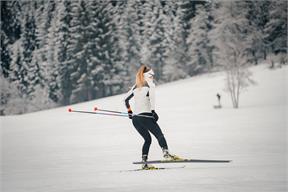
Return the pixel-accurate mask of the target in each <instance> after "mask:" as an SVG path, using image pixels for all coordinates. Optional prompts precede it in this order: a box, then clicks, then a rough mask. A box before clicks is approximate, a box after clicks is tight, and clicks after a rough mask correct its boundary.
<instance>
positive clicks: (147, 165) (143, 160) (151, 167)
mask: <svg viewBox="0 0 288 192" xmlns="http://www.w3.org/2000/svg"><path fill="white" fill-rule="evenodd" d="M147 159H148V155H142V162H146V161H147ZM142 169H144V170H154V169H157V167H154V166H153V165H149V164H142Z"/></svg>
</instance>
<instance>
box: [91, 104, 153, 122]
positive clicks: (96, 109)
mask: <svg viewBox="0 0 288 192" xmlns="http://www.w3.org/2000/svg"><path fill="white" fill-rule="evenodd" d="M94 111H103V112H110V113H116V114H125V115H128V113H127V112H121V111H113V110H107V109H98V108H97V107H94ZM132 116H138V117H148V118H153V119H154V117H153V116H149V115H134V114H133V115H132Z"/></svg>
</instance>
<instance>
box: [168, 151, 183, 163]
mask: <svg viewBox="0 0 288 192" xmlns="http://www.w3.org/2000/svg"><path fill="white" fill-rule="evenodd" d="M163 157H164V159H165V161H179V160H183V159H182V158H181V157H178V156H177V155H172V154H170V153H169V151H168V149H163Z"/></svg>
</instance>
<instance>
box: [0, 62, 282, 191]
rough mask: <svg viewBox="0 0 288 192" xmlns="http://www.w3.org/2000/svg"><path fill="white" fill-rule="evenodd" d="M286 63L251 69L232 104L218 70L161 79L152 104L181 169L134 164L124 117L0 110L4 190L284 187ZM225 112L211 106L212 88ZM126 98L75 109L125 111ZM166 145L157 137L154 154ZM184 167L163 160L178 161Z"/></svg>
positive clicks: (136, 143)
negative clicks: (243, 88)
mask: <svg viewBox="0 0 288 192" xmlns="http://www.w3.org/2000/svg"><path fill="white" fill-rule="evenodd" d="M287 69H288V67H282V68H281V69H275V70H269V69H268V66H267V65H260V66H257V67H253V68H251V70H252V71H253V72H254V77H253V79H254V80H255V81H256V82H257V83H258V84H257V85H256V86H254V87H249V88H248V89H247V90H246V92H243V94H242V95H241V97H240V108H239V109H237V110H236V109H233V108H232V105H231V101H230V98H229V97H228V94H226V93H224V92H223V87H224V86H223V85H224V82H223V79H224V73H211V74H205V75H201V76H198V77H193V78H190V79H186V80H180V81H177V82H173V83H169V84H165V85H161V86H158V87H157V89H156V104H157V106H156V111H157V112H158V114H159V116H160V119H159V121H158V122H159V125H160V126H161V128H162V131H163V132H164V134H165V136H166V139H167V142H168V145H169V148H170V151H171V152H172V153H175V154H178V155H180V156H182V157H187V158H195V159H229V160H232V162H231V163H228V164H227V163H220V164H216V163H214V164H213V163H206V164H205V163H190V164H188V163H186V164H183V165H185V166H186V167H185V168H178V169H177V168H176V169H166V170H157V171H137V172H133V171H132V172H131V171H128V170H133V169H137V168H139V167H140V166H139V165H134V164H132V162H133V161H137V160H140V159H141V148H142V143H143V140H142V138H141V136H140V135H138V133H137V132H136V130H135V129H134V127H133V125H132V123H131V121H130V120H129V119H128V118H124V117H111V116H101V115H92V114H80V113H69V112H68V111H67V109H68V107H63V108H57V109H52V110H47V111H42V112H37V113H31V114H26V115H20V116H8V117H1V119H0V120H1V134H2V138H1V145H2V162H1V164H2V171H1V182H2V191H3V192H98V191H99V192H102V191H103V192H108V191H109V192H110V191H111V192H118V191H119V192H120V191H123V192H124V191H125V192H126V191H127V192H135V191H137V192H148V191H149V192H152V191H157V192H162V191H163V192H178V191H179V192H191V191H195V192H286V191H287V163H286V160H287V148H286V144H287V85H288V83H287V74H288V73H287ZM217 92H220V93H221V95H222V104H223V108H222V109H214V108H213V105H216V104H217V99H216V93H217ZM123 97H124V95H117V96H113V97H108V98H103V99H98V100H95V101H92V102H86V103H82V104H78V105H74V106H71V107H72V108H73V109H75V110H76V109H78V110H89V111H93V108H94V107H95V106H97V107H99V108H103V109H111V110H121V111H125V106H124V104H123ZM161 158H162V152H161V149H160V147H159V146H158V143H157V140H156V139H155V138H154V137H153V141H152V145H151V148H150V157H149V159H150V160H155V159H161ZM181 165H182V164H163V165H161V164H159V165H158V166H159V167H179V166H181Z"/></svg>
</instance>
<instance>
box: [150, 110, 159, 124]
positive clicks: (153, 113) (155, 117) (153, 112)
mask: <svg viewBox="0 0 288 192" xmlns="http://www.w3.org/2000/svg"><path fill="white" fill-rule="evenodd" d="M151 112H152V116H153V117H154V119H155V121H158V119H159V116H158V115H157V113H156V112H155V111H154V110H152V111H151Z"/></svg>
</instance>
